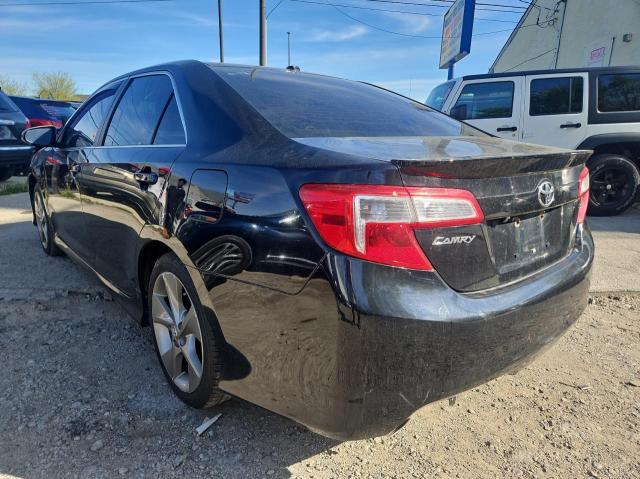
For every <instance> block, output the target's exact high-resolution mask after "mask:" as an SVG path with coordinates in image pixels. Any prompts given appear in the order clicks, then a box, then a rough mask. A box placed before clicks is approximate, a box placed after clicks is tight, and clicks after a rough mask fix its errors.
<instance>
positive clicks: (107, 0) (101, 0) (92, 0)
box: [0, 0, 175, 7]
mask: <svg viewBox="0 0 640 479" xmlns="http://www.w3.org/2000/svg"><path fill="white" fill-rule="evenodd" d="M174 1H175V0H89V1H86V2H79V1H70V2H28V3H0V7H27V6H33V5H92V4H103V5H108V4H112V3H150V2H174Z"/></svg>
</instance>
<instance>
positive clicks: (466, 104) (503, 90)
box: [451, 81, 513, 120]
mask: <svg viewBox="0 0 640 479" xmlns="http://www.w3.org/2000/svg"><path fill="white" fill-rule="evenodd" d="M512 112H513V82H512V81H500V82H485V83H469V84H467V85H466V86H465V87H464V88H463V89H462V93H460V97H458V101H456V104H455V105H454V107H453V108H452V109H451V116H453V117H454V118H457V119H458V120H484V119H488V118H510V117H511V114H512Z"/></svg>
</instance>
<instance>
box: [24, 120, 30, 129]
mask: <svg viewBox="0 0 640 479" xmlns="http://www.w3.org/2000/svg"><path fill="white" fill-rule="evenodd" d="M29 128H31V122H30V121H29V118H27V121H26V122H25V124H24V129H25V130H28V129H29Z"/></svg>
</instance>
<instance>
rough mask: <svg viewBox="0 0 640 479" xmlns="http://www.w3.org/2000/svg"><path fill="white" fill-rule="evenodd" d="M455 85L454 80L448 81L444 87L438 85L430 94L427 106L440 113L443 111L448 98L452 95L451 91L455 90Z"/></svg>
mask: <svg viewBox="0 0 640 479" xmlns="http://www.w3.org/2000/svg"><path fill="white" fill-rule="evenodd" d="M455 83H456V82H455V81H453V80H452V81H448V82H446V83H443V84H442V85H438V86H437V87H435V88H434V89H433V90H431V93H429V97H428V98H427V101H426V102H425V103H426V104H427V106H430V107H431V108H435V109H436V110H438V111H442V107H443V106H444V102H445V101H447V98H449V94H450V93H451V90H452V89H453V85H455Z"/></svg>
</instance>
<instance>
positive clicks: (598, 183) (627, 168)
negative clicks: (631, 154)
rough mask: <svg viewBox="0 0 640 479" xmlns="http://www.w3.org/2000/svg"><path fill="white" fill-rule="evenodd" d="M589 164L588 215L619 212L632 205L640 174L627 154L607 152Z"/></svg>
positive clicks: (604, 214) (639, 181)
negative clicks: (625, 155)
mask: <svg viewBox="0 0 640 479" xmlns="http://www.w3.org/2000/svg"><path fill="white" fill-rule="evenodd" d="M587 166H588V167H589V177H590V185H589V186H590V192H589V209H588V214H589V215H591V216H611V215H617V214H619V213H622V212H623V211H625V210H626V209H627V208H629V207H630V206H631V205H632V204H633V202H634V201H635V199H636V195H637V193H638V185H639V184H640V173H638V168H637V166H636V165H635V164H634V163H633V162H631V161H630V160H628V159H627V158H625V157H624V156H620V155H617V154H611V153H604V154H601V155H596V156H594V157H592V158H591V160H589V162H588V165H587Z"/></svg>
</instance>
